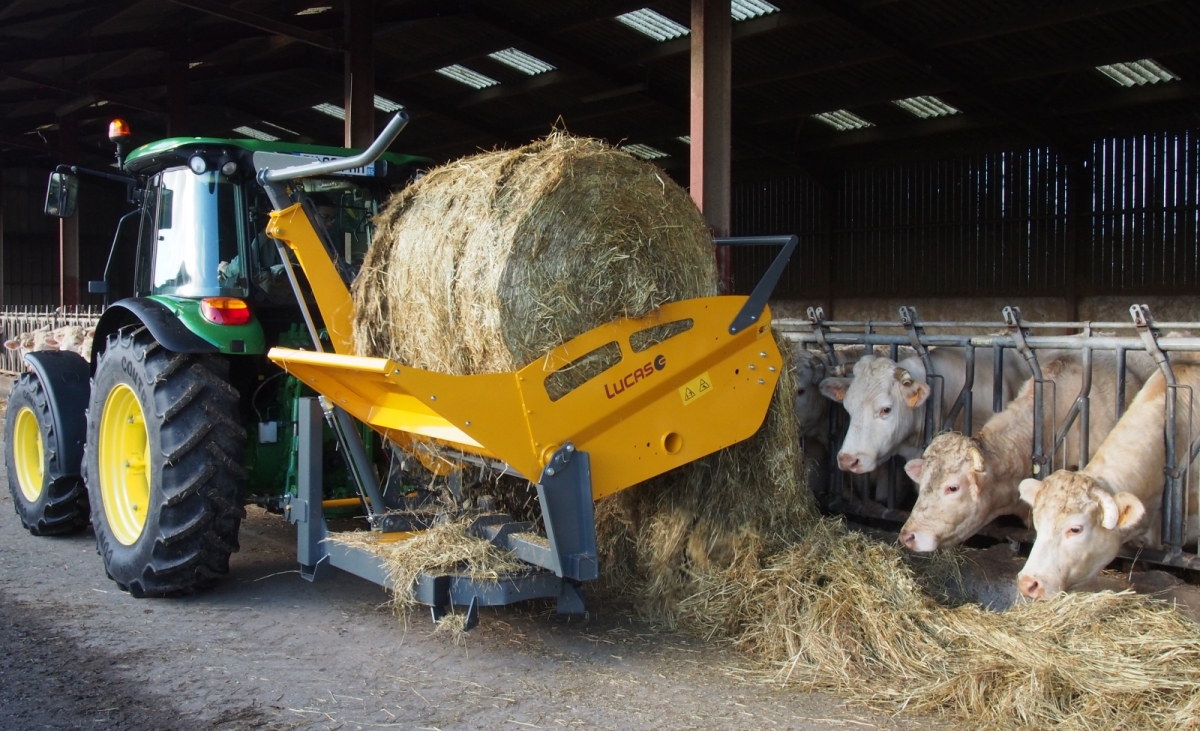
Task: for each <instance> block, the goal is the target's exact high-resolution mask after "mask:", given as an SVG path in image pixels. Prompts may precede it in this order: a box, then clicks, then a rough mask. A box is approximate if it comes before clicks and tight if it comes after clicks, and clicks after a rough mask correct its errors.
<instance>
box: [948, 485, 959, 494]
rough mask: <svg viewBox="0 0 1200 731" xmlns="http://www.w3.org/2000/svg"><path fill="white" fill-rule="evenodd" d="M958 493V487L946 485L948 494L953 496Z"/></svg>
mask: <svg viewBox="0 0 1200 731" xmlns="http://www.w3.org/2000/svg"><path fill="white" fill-rule="evenodd" d="M956 492H958V485H946V494H947V495H953V494H954V493H956Z"/></svg>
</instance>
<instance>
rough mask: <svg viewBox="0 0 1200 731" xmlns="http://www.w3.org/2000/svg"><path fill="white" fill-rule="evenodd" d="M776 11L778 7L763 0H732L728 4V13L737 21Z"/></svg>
mask: <svg viewBox="0 0 1200 731" xmlns="http://www.w3.org/2000/svg"><path fill="white" fill-rule="evenodd" d="M778 12H779V8H777V7H775V6H774V5H772V4H771V3H769V2H765V0H733V2H731V3H730V4H729V14H730V15H732V16H733V19H734V20H737V21H742V20H750V19H751V18H757V17H760V16H763V15H770V14H771V13H778Z"/></svg>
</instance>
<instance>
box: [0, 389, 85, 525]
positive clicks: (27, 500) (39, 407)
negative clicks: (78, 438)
mask: <svg viewBox="0 0 1200 731" xmlns="http://www.w3.org/2000/svg"><path fill="white" fill-rule="evenodd" d="M50 409H51V406H50V398H49V396H48V395H47V393H46V388H45V385H44V384H43V383H42V382H41V380H39V379H38V377H37V376H36V375H35V374H33V373H25V374H22V375H21V377H20V378H18V379H17V382H16V383H15V384H13V390H12V393H11V394H10V395H9V397H8V412H7V413H6V414H5V417H4V443H5V445H6V449H7V451H8V455H7V456H8V460H7V462H8V487H9V490H10V491H11V492H12V497H13V506H14V507H15V508H16V509H17V515H18V516H20V518H21V524H22V525H24V526H25V528H26V529H27V530H28V531H29V532H30V533H32V534H33V535H35V536H53V535H63V534H67V533H76V532H78V531H80V530H83V528H85V527H86V526H87V523H88V501H87V491H86V489H85V488H84V486H83V480H82V478H80V476H79V475H78V474H74V472H77V471H78V465H76V466H75V467H74V468H73V469H72V468H68V467H67V466H66V465H64V464H62V461H63V459H64V456H63V455H64V447H63V445H61V444H59V434H58V433H57V430H56V429H55V428H54V418H53V415H52V414H51V413H50Z"/></svg>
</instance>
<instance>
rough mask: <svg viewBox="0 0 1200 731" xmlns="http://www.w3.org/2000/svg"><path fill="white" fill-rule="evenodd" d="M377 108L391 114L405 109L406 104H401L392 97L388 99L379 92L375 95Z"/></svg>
mask: <svg viewBox="0 0 1200 731" xmlns="http://www.w3.org/2000/svg"><path fill="white" fill-rule="evenodd" d="M375 108H376V109H378V110H379V111H381V112H387V113H388V114H391V113H392V112H396V111H399V110H401V109H403V108H404V105H403V104H400V103H398V102H394V101H392V100H391V99H388V98H387V97H382V96H379V95H378V94H376V95H375Z"/></svg>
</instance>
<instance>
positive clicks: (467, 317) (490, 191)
mask: <svg viewBox="0 0 1200 731" xmlns="http://www.w3.org/2000/svg"><path fill="white" fill-rule="evenodd" d="M376 223H377V229H376V235H375V242H374V244H373V245H372V247H371V250H370V251H369V252H368V254H367V258H366V261H365V262H364V264H363V269H362V273H361V274H360V275H359V277H358V279H357V280H356V282H355V286H354V322H355V331H354V346H355V349H356V351H357V352H358V353H359V354H360V355H371V356H385V357H388V358H391V359H393V360H396V361H398V362H401V363H405V364H407V365H410V366H415V367H420V368H426V369H430V370H436V371H441V372H444V373H452V374H456V375H461V374H474V373H495V372H503V371H510V370H515V369H517V368H520V367H522V366H524V365H527V364H528V363H530V362H532V361H533V360H535V359H536V358H538V357H539V356H541V355H542V354H544V353H545V352H546V351H548V350H550V349H551V348H553V347H555V346H558V345H560V344H562V343H563V342H565V341H567V340H569V339H571V338H573V337H575V336H577V335H580V334H582V333H584V332H586V331H588V330H590V329H592V328H593V327H596V326H598V325H602V324H604V323H606V322H610V321H612V320H614V319H616V318H618V317H640V316H642V315H645V314H647V313H649V312H650V311H652V310H653V309H654V308H656V307H658V306H659V305H661V304H664V303H666V302H673V301H677V300H683V299H690V298H693V297H703V296H708V295H713V294H716V293H717V276H716V265H715V262H714V258H713V247H712V238H711V235H710V233H709V231H708V227H707V226H706V225H705V223H704V219H703V218H702V217H701V215H700V212H699V211H698V210H697V208H696V206H695V204H694V203H693V202H692V200H691V199H690V198H689V197H688V195H687V193H686V192H685V191H684V190H683V189H682V188H681V187H679V186H678V185H677V184H675V183H674V182H673V181H672V180H671V179H670V178H669V177H667V176H666V175H665V174H664V173H663V172H662V171H661V170H659V169H658V168H656V167H655V166H653V165H650V164H649V163H645V162H642V161H640V160H637V159H636V158H634V157H632V156H631V155H629V154H627V153H625V152H621V151H619V150H616V149H613V148H612V147H609V146H608V145H606V144H604V143H603V142H600V141H598V140H592V139H583V138H577V137H571V136H569V135H566V134H562V133H557V132H556V133H554V134H551V135H550V136H549V137H547V138H545V139H543V140H539V141H537V142H534V143H533V144H530V145H527V146H525V147H522V148H519V149H516V150H501V151H497V152H489V153H484V154H481V155H475V156H473V157H467V158H463V159H461V160H458V161H456V162H452V163H449V164H447V165H444V166H442V167H440V168H437V169H435V170H433V171H431V172H430V173H429V174H428V175H426V176H425V177H424V178H422V179H421V180H420V181H419V182H417V183H416V184H414V185H413V186H411V187H410V188H408V189H407V190H405V191H403V192H402V193H400V194H399V195H397V196H396V197H395V198H394V199H393V200H391V201H390V202H389V203H388V205H387V207H386V208H385V209H384V210H383V211H381V212H380V214H379V215H378V216H377V217H376Z"/></svg>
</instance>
